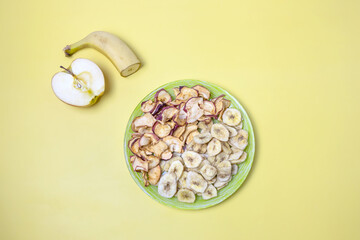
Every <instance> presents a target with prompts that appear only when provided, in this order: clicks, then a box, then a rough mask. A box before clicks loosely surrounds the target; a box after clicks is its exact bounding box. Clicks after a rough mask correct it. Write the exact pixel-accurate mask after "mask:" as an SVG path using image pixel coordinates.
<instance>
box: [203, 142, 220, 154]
mask: <svg viewBox="0 0 360 240" xmlns="http://www.w3.org/2000/svg"><path fill="white" fill-rule="evenodd" d="M206 152H207V154H208V155H209V156H210V157H211V156H215V155H216V154H218V153H219V152H221V142H220V141H219V140H217V139H216V138H213V139H212V140H211V141H210V142H209V144H208V145H207V151H206Z"/></svg>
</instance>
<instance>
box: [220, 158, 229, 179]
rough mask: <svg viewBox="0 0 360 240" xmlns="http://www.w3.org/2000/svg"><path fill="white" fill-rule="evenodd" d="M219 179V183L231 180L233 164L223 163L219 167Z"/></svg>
mask: <svg viewBox="0 0 360 240" xmlns="http://www.w3.org/2000/svg"><path fill="white" fill-rule="evenodd" d="M217 170H218V174H217V178H218V179H219V181H222V182H226V181H228V180H229V178H231V163H230V162H229V161H227V160H226V161H222V162H220V163H219V164H218V165H217Z"/></svg>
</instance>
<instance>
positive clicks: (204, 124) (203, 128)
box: [198, 122, 210, 133]
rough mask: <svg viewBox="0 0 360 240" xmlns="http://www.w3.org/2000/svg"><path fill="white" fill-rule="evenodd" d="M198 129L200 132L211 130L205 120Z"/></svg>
mask: <svg viewBox="0 0 360 240" xmlns="http://www.w3.org/2000/svg"><path fill="white" fill-rule="evenodd" d="M198 129H199V130H200V133H205V132H210V129H209V126H208V124H206V123H205V122H199V124H198Z"/></svg>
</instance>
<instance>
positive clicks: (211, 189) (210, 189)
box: [202, 184, 217, 200]
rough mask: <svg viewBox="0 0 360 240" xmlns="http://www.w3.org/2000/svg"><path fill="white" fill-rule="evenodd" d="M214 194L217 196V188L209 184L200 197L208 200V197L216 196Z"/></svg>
mask: <svg viewBox="0 0 360 240" xmlns="http://www.w3.org/2000/svg"><path fill="white" fill-rule="evenodd" d="M216 196H217V190H216V188H215V187H214V186H213V185H212V184H210V185H209V186H208V187H207V188H206V190H205V192H203V194H202V198H203V199H204V200H208V199H210V198H213V197H216Z"/></svg>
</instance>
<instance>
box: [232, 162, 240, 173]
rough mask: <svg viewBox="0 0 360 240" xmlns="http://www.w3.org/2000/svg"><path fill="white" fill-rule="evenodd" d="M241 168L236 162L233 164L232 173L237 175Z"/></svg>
mask: <svg viewBox="0 0 360 240" xmlns="http://www.w3.org/2000/svg"><path fill="white" fill-rule="evenodd" d="M238 170H239V166H238V165H236V164H232V165H231V175H236V174H237V172H238Z"/></svg>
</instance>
